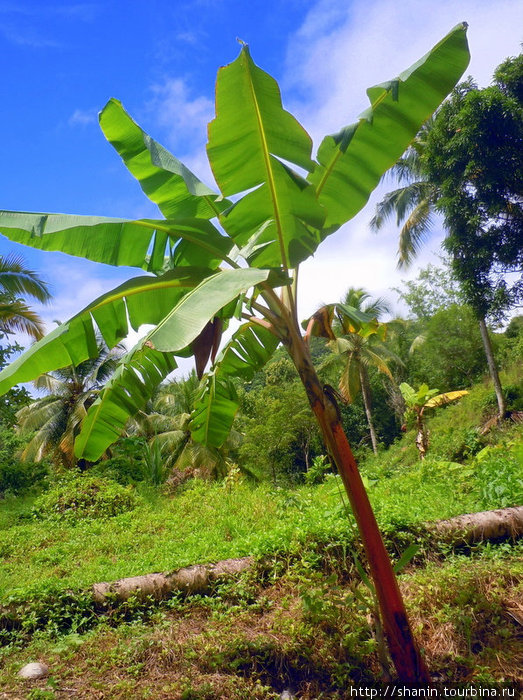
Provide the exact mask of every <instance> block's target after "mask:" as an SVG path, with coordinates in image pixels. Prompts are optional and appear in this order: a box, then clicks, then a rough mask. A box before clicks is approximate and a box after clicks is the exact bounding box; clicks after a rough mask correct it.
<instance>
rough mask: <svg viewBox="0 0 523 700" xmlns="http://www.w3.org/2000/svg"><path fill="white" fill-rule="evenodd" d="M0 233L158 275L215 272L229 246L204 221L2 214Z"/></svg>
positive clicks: (214, 229)
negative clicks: (182, 270) (168, 267)
mask: <svg viewBox="0 0 523 700" xmlns="http://www.w3.org/2000/svg"><path fill="white" fill-rule="evenodd" d="M0 233H2V234H3V235H4V236H6V238H9V240H11V241H15V242H16V243H23V244H24V245H27V246H31V247H32V248H40V249H41V250H52V251H61V252H62V253H68V254H69V255H75V256H78V257H82V258H87V260H93V261H94V262H102V263H106V264H107V265H126V266H130V267H139V268H144V269H147V270H150V271H156V270H161V269H162V267H163V263H164V258H165V257H166V256H169V257H170V256H171V255H172V256H173V259H174V262H175V263H176V264H177V265H197V266H199V267H204V266H205V267H216V266H217V265H218V264H219V263H221V262H222V261H223V260H224V258H225V257H226V256H227V253H228V252H229V250H230V249H231V247H232V241H231V240H230V239H229V238H227V237H226V236H222V235H221V234H220V232H219V231H218V230H217V229H216V228H215V227H214V226H213V225H212V224H211V223H210V222H209V221H205V220H204V219H182V220H180V221H171V220H164V219H159V220H156V219H140V220H137V221H129V220H128V219H113V218H109V217H106V216H75V215H72V214H41V213H32V212H14V211H0Z"/></svg>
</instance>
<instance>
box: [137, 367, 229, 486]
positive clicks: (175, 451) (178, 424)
mask: <svg viewBox="0 0 523 700" xmlns="http://www.w3.org/2000/svg"><path fill="white" fill-rule="evenodd" d="M199 388H200V382H199V379H198V377H197V375H196V373H195V372H194V370H193V371H192V372H191V373H190V374H189V376H188V377H186V378H184V379H175V380H173V381H171V382H168V383H167V384H164V385H162V386H161V387H160V388H159V390H158V392H157V394H156V397H155V398H154V399H153V400H152V402H150V405H149V410H148V411H142V412H141V413H140V414H139V415H138V416H136V417H135V419H134V421H133V423H134V425H133V426H131V428H130V430H131V431H133V430H134V431H135V432H136V433H138V434H141V435H143V436H144V437H145V438H146V439H147V441H148V446H149V448H150V449H156V448H159V449H160V451H161V455H162V457H163V464H164V467H165V470H166V472H167V473H169V474H174V473H175V472H176V471H179V472H184V471H187V470H190V471H191V472H192V471H193V470H198V471H199V472H201V473H202V474H204V475H206V476H212V477H221V476H225V475H226V474H227V471H228V457H229V453H230V450H232V449H234V448H235V447H237V446H238V445H239V441H240V435H239V433H237V432H236V431H235V430H232V431H231V433H230V436H229V438H228V439H227V441H226V442H225V444H224V445H223V446H222V447H220V448H214V447H209V446H206V445H202V444H200V443H197V442H195V441H194V440H193V439H192V437H191V428H190V423H191V411H192V407H193V405H194V401H195V397H196V395H197V393H198V390H199Z"/></svg>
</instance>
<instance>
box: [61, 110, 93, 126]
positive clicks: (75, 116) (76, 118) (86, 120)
mask: <svg viewBox="0 0 523 700" xmlns="http://www.w3.org/2000/svg"><path fill="white" fill-rule="evenodd" d="M97 114H98V111H97V110H96V109H75V110H74V112H73V113H72V114H71V116H70V117H69V119H68V120H67V123H68V124H69V126H87V125H88V124H94V123H95V122H96V121H97Z"/></svg>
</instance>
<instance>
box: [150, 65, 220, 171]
mask: <svg viewBox="0 0 523 700" xmlns="http://www.w3.org/2000/svg"><path fill="white" fill-rule="evenodd" d="M150 90H151V92H152V93H153V97H152V99H151V100H149V101H148V102H147V104H146V107H145V110H146V112H148V113H152V114H153V117H154V121H155V123H156V124H157V125H158V127H160V128H161V129H162V130H163V133H164V134H165V140H166V143H167V146H168V147H169V148H170V149H171V150H172V151H173V153H174V155H175V156H176V157H177V158H179V159H180V160H181V161H182V162H183V163H184V164H185V165H186V166H187V167H188V168H189V169H191V170H192V171H193V172H194V173H195V175H197V176H198V177H199V178H200V179H201V180H203V181H204V182H206V183H207V184H209V185H212V184H213V182H214V177H213V175H212V172H211V169H210V166H209V161H208V160H207V156H206V152H205V144H206V141H207V124H208V123H209V122H210V121H211V119H212V118H213V117H214V103H213V101H212V100H210V99H209V98H208V97H205V96H203V95H196V96H193V95H191V90H190V88H189V87H188V85H187V82H186V81H185V80H184V79H182V78H166V79H165V80H164V82H163V83H161V84H156V85H153V86H152V87H151V88H150Z"/></svg>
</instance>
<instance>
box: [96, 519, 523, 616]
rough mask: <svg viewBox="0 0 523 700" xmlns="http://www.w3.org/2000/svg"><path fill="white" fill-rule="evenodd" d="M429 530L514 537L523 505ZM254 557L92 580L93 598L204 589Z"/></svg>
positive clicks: (447, 538) (466, 537) (454, 538)
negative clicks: (98, 581)
mask: <svg viewBox="0 0 523 700" xmlns="http://www.w3.org/2000/svg"><path fill="white" fill-rule="evenodd" d="M425 527H426V529H427V531H428V532H429V533H432V534H433V535H434V536H435V537H436V538H437V540H439V541H443V542H460V541H462V542H467V543H468V544H473V543H476V542H484V541H487V540H503V539H516V538H517V537H521V536H523V506H516V507H513V508H504V509H502V510H487V511H483V512H480V513H468V514H467V515H458V516H457V517H455V518H450V519H449V520H439V521H437V522H435V523H425ZM253 563H254V559H253V557H243V558H241V559H225V560H223V561H219V562H217V563H216V564H196V565H195V566H188V567H185V568H183V569H178V570H177V571H173V572H171V573H158V574H146V575H144V576H133V577H131V578H122V579H119V580H118V581H114V582H112V583H107V582H103V583H95V584H94V585H93V586H92V594H93V599H94V601H95V602H96V603H103V602H105V601H107V600H108V599H113V600H116V601H120V602H121V601H125V600H128V599H129V598H130V597H131V596H139V597H140V598H147V597H149V596H150V597H152V598H153V599H154V600H164V599H165V598H168V597H169V596H170V595H172V593H174V592H177V591H179V592H181V593H184V594H191V593H193V594H194V593H206V592H207V591H209V590H210V588H211V585H212V584H213V583H214V582H216V581H218V580H219V579H227V578H233V577H234V576H236V575H237V574H239V573H241V572H242V571H245V570H247V569H249V568H250V567H251V566H252V565H253Z"/></svg>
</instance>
